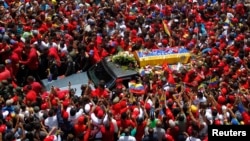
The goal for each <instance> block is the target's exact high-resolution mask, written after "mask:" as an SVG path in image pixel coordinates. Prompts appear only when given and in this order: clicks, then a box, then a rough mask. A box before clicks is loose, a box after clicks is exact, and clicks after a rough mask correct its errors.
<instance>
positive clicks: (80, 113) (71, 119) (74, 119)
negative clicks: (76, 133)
mask: <svg viewBox="0 0 250 141" xmlns="http://www.w3.org/2000/svg"><path fill="white" fill-rule="evenodd" d="M71 108H72V107H68V108H67V109H66V112H67V113H68V114H69V118H68V121H70V123H71V124H75V123H76V122H77V119H78V118H79V117H80V116H81V115H82V114H83V109H82V108H81V109H80V110H79V111H78V112H77V113H76V114H75V115H74V116H71V115H70V110H71Z"/></svg>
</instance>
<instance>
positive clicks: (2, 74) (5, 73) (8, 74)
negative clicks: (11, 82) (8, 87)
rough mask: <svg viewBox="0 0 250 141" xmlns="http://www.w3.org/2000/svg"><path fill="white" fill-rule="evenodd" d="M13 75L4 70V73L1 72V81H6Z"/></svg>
mask: <svg viewBox="0 0 250 141" xmlns="http://www.w3.org/2000/svg"><path fill="white" fill-rule="evenodd" d="M10 77H11V74H10V71H9V70H8V69H6V68H5V69H4V70H3V71H2V72H0V81H3V80H6V79H7V78H10Z"/></svg>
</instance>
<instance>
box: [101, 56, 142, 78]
mask: <svg viewBox="0 0 250 141" xmlns="http://www.w3.org/2000/svg"><path fill="white" fill-rule="evenodd" d="M102 63H104V66H108V67H107V68H105V69H106V70H108V71H110V72H111V73H112V74H113V75H114V76H115V77H116V78H123V77H128V76H133V75H137V74H138V72H137V71H135V70H130V69H124V68H122V66H120V65H117V64H115V63H113V62H111V61H109V58H108V57H107V58H105V59H103V60H102ZM105 64H106V65H105Z"/></svg>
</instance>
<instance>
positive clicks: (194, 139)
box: [186, 137, 201, 141]
mask: <svg viewBox="0 0 250 141" xmlns="http://www.w3.org/2000/svg"><path fill="white" fill-rule="evenodd" d="M186 141H201V139H199V138H195V137H187V139H186Z"/></svg>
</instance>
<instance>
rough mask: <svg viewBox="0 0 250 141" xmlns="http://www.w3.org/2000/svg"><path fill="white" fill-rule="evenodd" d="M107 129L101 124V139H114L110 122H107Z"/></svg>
mask: <svg viewBox="0 0 250 141" xmlns="http://www.w3.org/2000/svg"><path fill="white" fill-rule="evenodd" d="M109 124H110V125H109V126H110V127H109V129H106V128H105V126H104V125H102V126H101V129H100V130H101V133H102V141H114V140H115V139H114V133H115V128H114V124H113V123H112V122H110V123H109Z"/></svg>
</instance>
